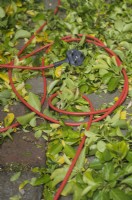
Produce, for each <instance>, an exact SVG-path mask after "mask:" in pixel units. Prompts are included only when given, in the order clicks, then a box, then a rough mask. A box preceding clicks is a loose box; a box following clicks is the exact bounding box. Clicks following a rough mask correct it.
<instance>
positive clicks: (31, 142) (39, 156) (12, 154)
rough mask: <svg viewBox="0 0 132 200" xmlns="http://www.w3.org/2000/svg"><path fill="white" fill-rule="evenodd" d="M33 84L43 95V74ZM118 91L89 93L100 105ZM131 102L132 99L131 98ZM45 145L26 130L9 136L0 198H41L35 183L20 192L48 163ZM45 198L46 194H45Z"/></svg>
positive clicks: (48, 1) (0, 162)
mask: <svg viewBox="0 0 132 200" xmlns="http://www.w3.org/2000/svg"><path fill="white" fill-rule="evenodd" d="M44 2H45V8H46V9H48V8H51V9H53V8H54V7H55V6H56V2H57V0H44ZM28 83H29V84H31V85H32V92H34V93H36V94H39V95H41V94H42V91H43V82H42V78H41V77H36V78H32V79H30V80H29V81H28ZM115 96H118V92H116V93H113V94H106V95H105V94H103V95H102V96H98V95H95V94H94V95H90V96H89V98H90V99H91V101H92V102H93V105H94V107H95V108H99V107H100V105H101V104H102V103H104V102H105V103H108V102H111V101H112V100H113V99H114V97H115ZM128 102H129V101H128ZM10 111H11V112H13V113H15V115H16V116H20V115H23V114H24V113H25V112H26V111H27V109H26V108H25V107H24V106H23V105H22V104H21V103H16V105H15V106H12V107H10ZM4 117H5V113H4V112H3V111H2V107H0V121H2V120H3V118H4ZM45 149H46V143H45V141H44V139H39V140H37V139H36V138H35V137H34V133H33V132H27V133H26V132H24V131H22V130H20V131H17V132H16V133H14V134H13V141H11V140H9V139H7V140H6V141H5V142H4V143H3V144H2V145H1V146H0V155H1V156H0V200H9V199H10V197H11V196H14V195H17V194H20V195H21V196H22V200H41V196H42V187H41V186H40V187H32V186H30V185H27V186H26V187H25V188H24V190H22V192H21V193H20V192H19V191H18V187H19V184H20V183H21V182H23V181H24V180H26V179H31V178H32V177H34V174H33V173H32V172H31V171H30V170H28V169H30V168H31V167H35V166H38V167H41V166H45V159H46V158H45ZM19 169H22V173H21V176H20V178H19V179H18V180H17V181H15V182H11V181H10V178H11V176H12V175H13V174H14V172H15V171H18V170H19ZM71 199H72V197H61V198H60V200H71ZM45 200H46V197H45Z"/></svg>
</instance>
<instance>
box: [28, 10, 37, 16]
mask: <svg viewBox="0 0 132 200" xmlns="http://www.w3.org/2000/svg"><path fill="white" fill-rule="evenodd" d="M27 14H28V15H30V16H33V17H34V16H36V12H35V11H34V10H28V11H27Z"/></svg>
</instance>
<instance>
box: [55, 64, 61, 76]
mask: <svg viewBox="0 0 132 200" xmlns="http://www.w3.org/2000/svg"><path fill="white" fill-rule="evenodd" d="M61 74H62V66H59V67H56V69H55V76H56V78H60V76H61Z"/></svg>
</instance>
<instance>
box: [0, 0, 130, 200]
mask: <svg viewBox="0 0 132 200" xmlns="http://www.w3.org/2000/svg"><path fill="white" fill-rule="evenodd" d="M59 5H60V0H58V6H57V8H56V9H55V11H54V14H56V13H57V12H58V7H59ZM46 24H47V22H45V23H44V24H43V25H42V26H41V27H40V28H39V29H38V30H37V31H36V32H35V33H34V34H33V35H32V36H31V38H30V39H29V40H28V42H27V43H26V44H25V45H24V46H23V47H22V48H21V50H20V51H19V53H18V57H19V60H23V59H25V58H28V57H31V56H33V55H35V54H36V53H38V52H40V51H42V50H45V52H46V53H48V50H49V49H50V47H51V46H52V45H53V43H50V44H47V45H45V46H42V47H41V48H38V49H37V50H34V51H32V52H31V53H30V54H27V55H25V56H22V57H20V56H21V54H22V53H23V51H24V50H25V49H26V47H27V46H28V45H29V44H30V43H31V42H32V40H33V39H34V38H35V36H36V35H37V34H38V33H39V32H40V31H42V30H43V28H44V27H45V25H46ZM82 36H83V35H82V34H78V36H77V38H72V37H71V36H65V37H63V38H61V40H63V41H65V42H68V43H70V42H80V40H81V38H82ZM85 42H86V43H92V44H95V45H97V46H99V47H102V48H104V50H105V51H106V52H107V53H108V55H109V56H110V57H112V56H115V58H116V63H117V65H118V67H120V65H121V64H122V63H121V60H120V59H119V57H118V56H117V55H116V54H115V53H114V52H113V51H111V50H110V49H109V48H108V47H107V46H105V44H104V43H103V42H101V41H100V40H99V39H97V38H95V37H93V36H89V35H86V39H85ZM52 67H54V64H50V65H48V66H45V65H44V59H43V60H42V66H41V67H29V66H14V63H13V61H12V62H11V63H8V64H0V68H7V69H8V75H9V80H10V85H11V87H12V90H13V91H14V93H15V94H16V96H17V97H18V99H19V100H20V101H21V102H22V103H23V104H24V105H25V106H26V107H27V108H29V109H30V110H31V111H32V112H34V113H36V114H37V115H38V116H40V117H42V118H44V119H46V120H48V121H50V122H53V123H57V124H59V123H60V122H59V121H58V120H55V119H53V118H51V117H48V116H46V115H45V114H43V113H41V112H39V111H38V110H36V109H35V108H34V107H32V106H31V105H30V104H28V103H27V102H26V101H25V100H24V99H23V98H22V97H21V95H20V94H19V93H18V91H17V90H16V88H15V86H14V83H13V80H12V69H14V68H17V69H23V70H41V72H42V77H43V87H44V90H43V97H42V99H41V105H43V103H44V102H45V99H46V94H47V83H46V77H45V75H44V69H47V68H52ZM121 72H122V74H123V77H124V85H123V89H122V92H121V94H120V96H119V98H118V101H116V102H115V104H114V105H112V106H111V107H109V108H106V109H103V110H94V108H93V105H92V103H91V102H90V100H89V99H88V97H86V96H84V95H83V96H82V97H83V98H84V99H85V100H86V101H87V102H88V103H89V105H90V112H77V113H76V112H68V111H65V110H60V109H58V108H57V107H55V106H53V105H52V100H53V99H54V98H55V97H56V96H57V93H55V94H52V95H51V96H50V97H49V99H48V104H49V106H50V108H52V109H53V110H54V111H57V112H59V113H63V114H67V115H75V116H81V115H83V116H90V117H89V121H88V122H85V123H86V124H87V128H86V130H89V128H90V126H91V124H92V122H98V121H100V120H103V119H104V118H106V117H107V116H108V115H109V114H110V113H112V112H113V110H115V109H116V108H117V107H118V106H120V105H121V104H122V103H123V102H124V100H125V99H126V97H127V93H128V77H127V74H126V71H125V69H124V68H123V69H122V70H121ZM96 114H102V115H101V116H100V117H98V118H96V119H94V115H96ZM65 124H66V125H68V126H79V125H81V124H82V122H78V123H75V122H66V123H65ZM19 125H20V124H19V123H18V122H16V123H14V124H12V125H11V126H9V127H5V128H1V129H0V133H2V132H4V131H7V130H8V129H10V128H15V127H17V126H19ZM85 140H86V136H83V138H82V141H81V143H80V144H79V147H78V149H77V152H76V155H75V157H74V159H73V160H72V163H71V165H70V167H69V169H68V172H67V174H66V176H65V178H64V180H63V181H62V183H61V185H60V187H59V189H58V190H57V192H56V194H55V196H54V200H58V199H59V197H60V195H61V192H62V190H63V189H64V187H65V185H66V183H67V181H68V179H69V177H70V175H71V173H72V170H73V168H74V166H75V164H76V162H77V160H78V158H79V155H80V153H81V151H82V148H83V146H84V143H85Z"/></svg>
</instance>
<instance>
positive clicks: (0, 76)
mask: <svg viewBox="0 0 132 200" xmlns="http://www.w3.org/2000/svg"><path fill="white" fill-rule="evenodd" d="M0 78H1V79H2V80H3V81H5V82H6V83H8V84H9V82H10V81H9V77H8V75H7V74H6V73H0Z"/></svg>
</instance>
